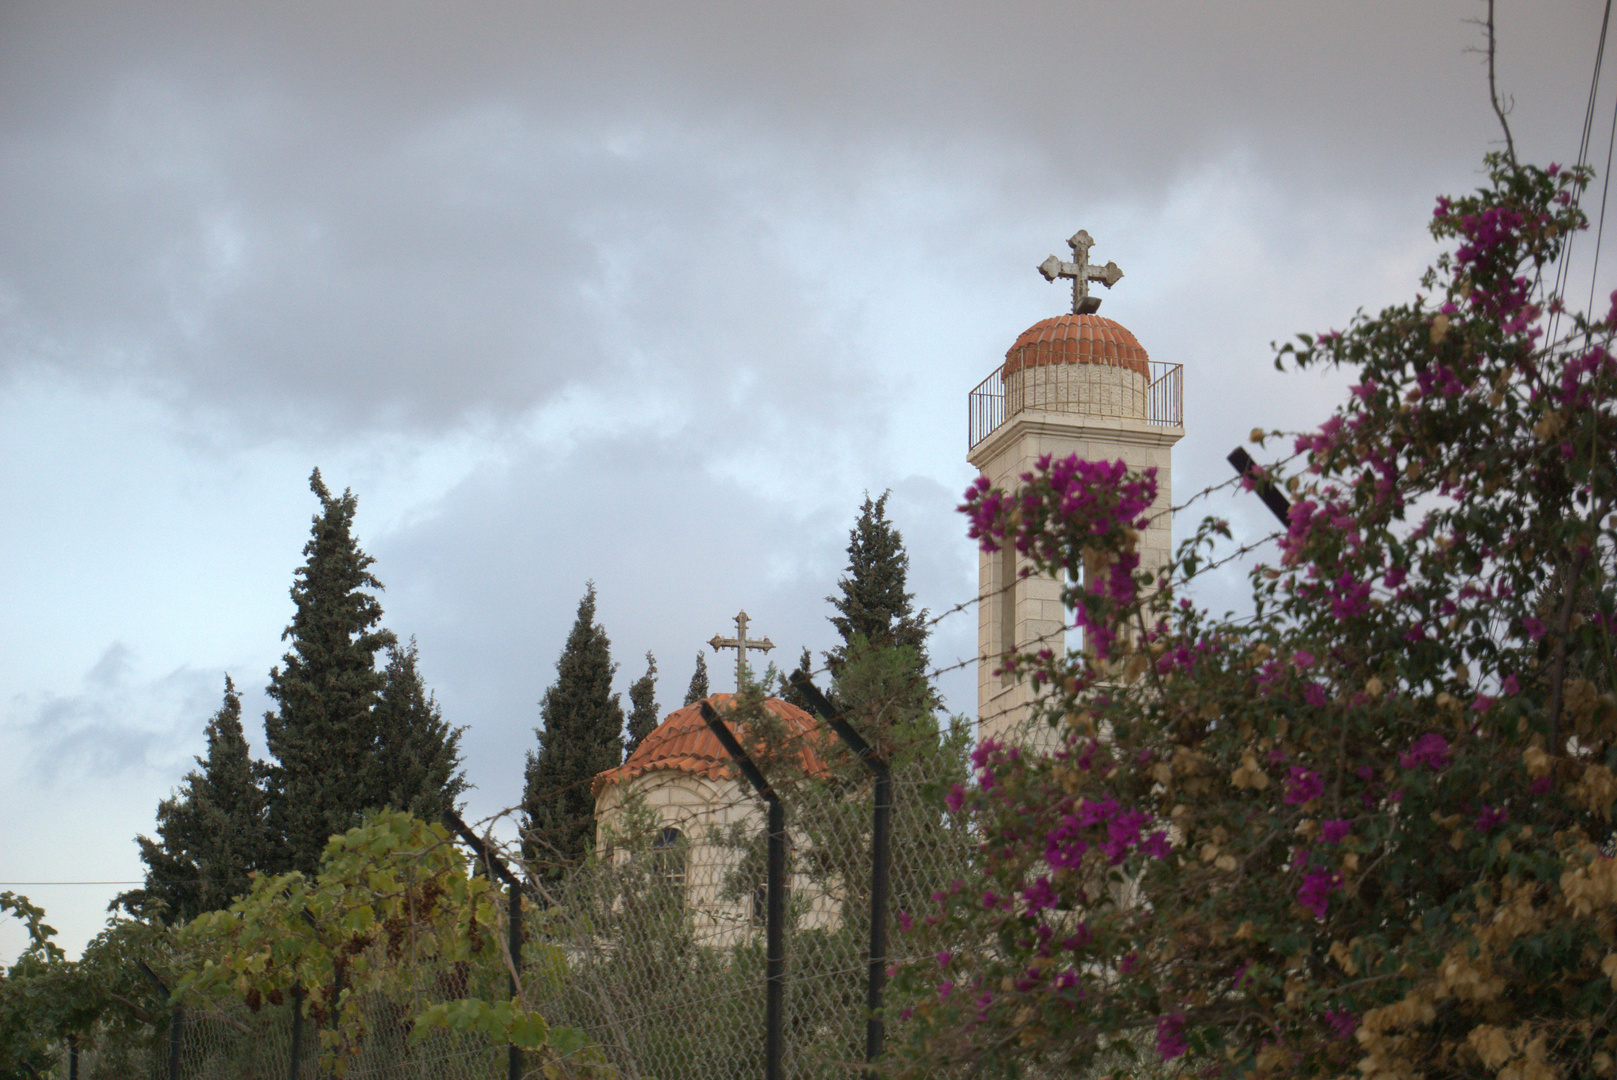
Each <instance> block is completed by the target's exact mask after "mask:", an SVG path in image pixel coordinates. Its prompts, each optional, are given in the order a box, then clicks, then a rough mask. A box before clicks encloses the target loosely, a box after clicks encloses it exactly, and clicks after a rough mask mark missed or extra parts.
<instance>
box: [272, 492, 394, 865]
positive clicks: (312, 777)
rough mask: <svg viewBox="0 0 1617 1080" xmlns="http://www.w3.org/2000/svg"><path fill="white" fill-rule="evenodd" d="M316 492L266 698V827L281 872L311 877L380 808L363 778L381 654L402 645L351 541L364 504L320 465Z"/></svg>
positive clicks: (367, 771)
mask: <svg viewBox="0 0 1617 1080" xmlns="http://www.w3.org/2000/svg"><path fill="white" fill-rule="evenodd" d="M309 489H310V490H311V491H313V492H314V494H315V495H316V497H318V498H319V500H320V512H319V513H318V514H316V515H315V516H314V526H313V530H312V535H311V536H310V538H309V542H308V543H307V544H305V545H304V548H303V554H304V556H305V557H306V559H307V561H306V562H305V563H304V565H303V566H302V567H300V568H299V569H298V571H297V573H296V575H295V577H294V581H293V584H292V600H293V602H294V604H295V605H296V609H295V611H294V613H293V616H292V623H291V625H289V626H288V627H287V628H286V632H285V633H283V634H282V635H281V637H282V640H286V639H290V640H291V642H292V646H291V648H290V649H288V650H287V653H286V656H285V657H284V659H283V664H284V666H282V667H277V668H274V669H272V670H271V671H270V683H269V687H268V693H269V696H270V698H271V699H272V700H273V701H274V702H275V703H276V705H277V706H278V709H277V710H276V711H272V712H269V713H266V714H265V715H264V735H265V741H266V742H267V744H268V746H269V751H270V754H271V755H272V756H273V758H274V764H273V765H272V766H271V769H270V784H269V821H270V827H271V829H272V830H273V831H274V833H275V834H276V836H277V837H279V838H280V839H281V842H282V843H283V844H284V847H285V850H284V854H283V858H282V859H281V865H280V866H279V867H278V869H294V870H302V871H303V872H304V873H313V872H314V871H315V869H316V867H317V866H318V865H319V861H320V853H321V851H322V850H323V849H324V848H325V846H326V841H327V840H328V839H329V838H330V837H331V836H332V834H334V833H340V832H343V831H345V830H347V829H348V828H349V827H351V826H352V825H354V824H356V823H357V822H358V820H359V815H360V813H361V812H362V811H363V810H365V809H366V808H367V807H369V806H371V805H373V804H372V803H371V800H370V795H371V790H370V789H371V785H370V784H367V783H365V782H364V779H365V778H366V777H368V776H370V775H371V774H372V767H371V757H372V754H373V753H374V750H375V747H376V717H375V715H374V707H375V705H376V702H377V699H378V698H379V696H380V694H381V692H382V688H383V686H384V685H385V681H386V680H385V678H384V676H383V673H382V672H380V671H378V670H376V653H377V651H378V650H380V649H383V648H385V647H387V646H389V645H393V644H395V641H396V639H395V638H394V636H393V634H392V633H391V632H389V631H387V630H382V629H380V628H379V623H380V622H381V619H382V605H381V604H380V603H379V602H378V601H377V599H376V597H375V595H374V594H373V593H372V592H370V591H367V590H380V589H381V588H382V583H381V582H380V581H377V580H376V576H375V575H374V574H372V573H371V572H370V566H371V564H372V562H374V560H373V559H372V558H371V557H370V556H369V555H367V554H365V553H364V552H363V551H361V550H360V549H359V545H358V543H357V542H356V541H355V539H354V536H353V532H352V528H353V521H354V512H355V510H356V509H357V508H358V500H357V499H355V498H354V495H353V492H351V491H344V492H343V493H342V496H341V497H340V498H339V497H334V496H333V495H332V494H331V493H330V492H329V491H327V490H326V485H325V484H324V483H323V482H322V481H321V479H320V470H319V469H316V470H315V471H314V474H313V475H312V476H310V478H309ZM356 781H357V782H356Z"/></svg>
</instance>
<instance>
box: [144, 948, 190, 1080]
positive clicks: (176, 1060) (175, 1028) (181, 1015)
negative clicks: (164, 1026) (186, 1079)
mask: <svg viewBox="0 0 1617 1080" xmlns="http://www.w3.org/2000/svg"><path fill="white" fill-rule="evenodd" d="M135 963H137V964H139V965H140V970H141V973H142V974H144V975H145V976H146V977H147V978H148V979H150V980H151V981H152V982H153V983H155V984H156V986H157V989H158V990H159V991H161V993H162V995H163V1002H164V1004H166V1005H168V1006H169V1009H170V1011H169V1020H168V1080H180V1029H181V1028H182V1027H183V1026H184V1025H185V1010H184V1009H183V1008H181V1006H180V1005H179V1003H178V1002H176V1001H175V1000H174V995H173V994H171V993H169V989H168V985H167V984H166V983H164V982H163V980H162V979H159V978H158V977H157V972H155V971H153V970H152V968H151V965H150V964H148V963H146V961H144V960H137V961H135Z"/></svg>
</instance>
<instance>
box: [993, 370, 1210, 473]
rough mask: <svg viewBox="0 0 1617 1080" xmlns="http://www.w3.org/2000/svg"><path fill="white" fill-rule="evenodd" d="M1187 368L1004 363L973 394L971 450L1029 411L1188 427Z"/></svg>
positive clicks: (1156, 425) (1158, 425)
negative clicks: (1185, 381)
mask: <svg viewBox="0 0 1617 1080" xmlns="http://www.w3.org/2000/svg"><path fill="white" fill-rule="evenodd" d="M1184 370H1185V366H1184V365H1183V364H1168V363H1163V362H1161V361H1157V360H1135V361H1132V362H1131V363H1129V364H1127V365H1126V366H1122V365H1116V364H1095V363H1037V364H1023V365H1013V364H1004V365H1001V366H1000V367H997V368H995V369H994V372H993V374H991V375H989V376H988V378H986V379H984V380H983V381H982V382H980V383H978V384H977V387H976V389H974V390H972V392H971V394H970V395H969V396H968V397H967V408H968V411H969V425H968V431H969V432H970V439H971V442H970V444H969V445H968V447H967V450H968V451H969V450H971V449H975V448H976V446H977V444H978V443H980V442H982V441H983V440H984V439H986V438H988V436H990V435H992V434H993V433H994V432H995V431H997V430H998V429H999V428H1000V426H1001V425H1003V424H1004V423H1005V422H1006V421H1007V420H1009V419H1011V418H1012V417H1013V416H1015V415H1016V414H1017V413H1020V412H1023V411H1024V410H1037V411H1040V412H1047V413H1059V414H1065V415H1069V416H1074V417H1080V416H1094V417H1104V418H1107V419H1117V420H1135V421H1144V422H1145V423H1147V424H1150V425H1152V426H1154V427H1167V428H1177V427H1182V426H1184Z"/></svg>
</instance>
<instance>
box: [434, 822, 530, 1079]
mask: <svg viewBox="0 0 1617 1080" xmlns="http://www.w3.org/2000/svg"><path fill="white" fill-rule="evenodd" d="M444 825H445V826H446V827H447V828H449V830H450V831H451V832H455V833H459V834H460V838H461V839H462V840H464V841H466V845H467V846H468V847H470V848H471V849H472V852H473V853H474V854H475V855H476V856H477V857H478V858H479V859H481V860H482V861H483V864H484V865H485V866H487V867H488V869H489V873H490V876H496V875H497V876H498V877H499V878H500V880H502V881H504V882H505V885H506V923H507V926H506V944H507V946H508V947H509V948H510V950H511V978H510V982H511V998H512V1000H513V1001H514V1000H515V999H516V996H517V989H518V987H517V977H518V976H519V975H520V974H521V973H522V882H521V881H520V880H518V878H517V876H516V875H515V874H513V873H511V870H510V868H509V867H508V866H506V865H505V860H503V859H500V858H497V857H496V856H495V854H494V852H492V851H490V850H489V848H488V845H487V844H485V843H483V838H482V837H481V836H478V835H477V834H476V833H475V832H473V831H472V830H471V826H469V825H467V824H466V823H465V822H464V821H462V820H461V818H460V815H459V814H457V813H455V811H453V810H445V811H444ZM505 1069H506V1076H507V1078H508V1080H521V1077H522V1047H520V1046H518V1045H517V1044H516V1043H512V1044H511V1045H510V1047H509V1048H508V1053H507V1057H506V1066H505Z"/></svg>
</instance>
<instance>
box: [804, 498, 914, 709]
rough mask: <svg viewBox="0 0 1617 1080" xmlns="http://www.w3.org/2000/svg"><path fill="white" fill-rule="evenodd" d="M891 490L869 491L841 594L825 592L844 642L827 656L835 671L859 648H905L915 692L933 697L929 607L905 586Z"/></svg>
mask: <svg viewBox="0 0 1617 1080" xmlns="http://www.w3.org/2000/svg"><path fill="white" fill-rule="evenodd" d="M891 494H892V492H890V491H884V492H882V494H881V497H880V498H877V499H872V498H871V497H870V495H869V494H868V493H866V495H865V501H864V504H863V505H862V506H860V508H859V520H858V521H856V522H855V523H854V526H853V528H852V529H851V530H849V532H848V568H847V570H848V572H847V573H846V574H845V575H843V577H842V579H841V580H840V581H839V582H837V584H838V586H839V587H840V589H841V595H839V596H828V597H826V599H827V600H828V601H830V603H831V606H832V607H834V608H836V609H837V614H835V615H832V616H830V619H831V624H832V625H833V626H835V627H836V628H837V633H838V634H840V635H841V637H842V644H841V645H839V646H837V647H836V648H835V649H833V650H831V651H830V652H828V653H826V656H825V659H826V663H827V664H828V666H829V667H830V668H831V671H832V673H833V674H835V673H836V672H838V671H840V670H841V668H842V666H843V664H845V663H846V662H847V661H848V660H849V659H850V657H851V656H853V655H854V653H855V651H856V650H857V649H859V648H864V647H866V646H870V647H876V648H892V647H898V648H903V649H905V650H907V652H908V655H909V663H910V666H911V670H912V671H913V674H914V678H913V685H914V686H915V688H916V693H917V694H921V695H925V696H926V697H927V698H928V699H930V697H931V691H930V688H929V684H928V680H927V668H928V666H929V661H928V658H927V653H926V637H927V625H926V616H927V613H926V611H924V610H923V611H920V612H916V611H914V610H913V609H912V608H911V601H913V600H914V599H915V594H914V593H911V592H906V591H905V589H904V586H905V583H906V579H907V577H908V575H909V568H910V556H909V552H907V551H905V550H904V536H903V534H902V533H900V532H899V531H898V529H897V528H895V527H894V526H893V523H892V522H891V521H889V520H887V498H888V496H889V495H891ZM861 643H862V644H861Z"/></svg>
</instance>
